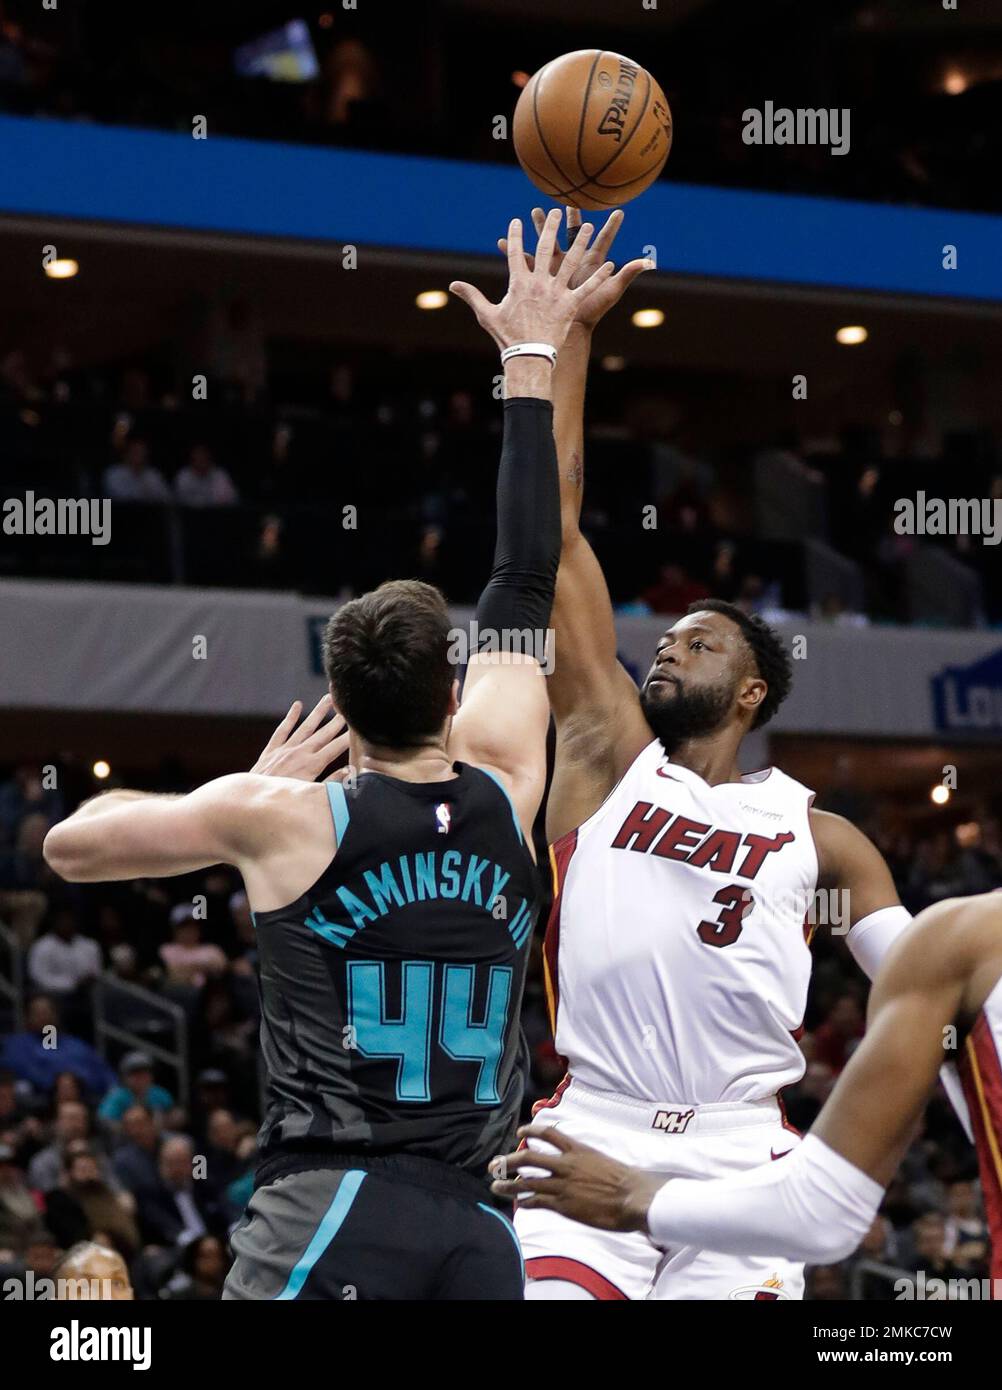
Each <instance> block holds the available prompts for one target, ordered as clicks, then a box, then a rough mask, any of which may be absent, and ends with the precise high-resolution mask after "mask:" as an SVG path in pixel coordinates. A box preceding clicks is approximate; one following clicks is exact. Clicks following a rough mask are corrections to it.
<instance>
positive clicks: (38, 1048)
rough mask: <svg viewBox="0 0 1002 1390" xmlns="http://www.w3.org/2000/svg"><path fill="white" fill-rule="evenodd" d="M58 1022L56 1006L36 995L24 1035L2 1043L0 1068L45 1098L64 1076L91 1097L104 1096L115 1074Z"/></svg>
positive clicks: (30, 1008) (20, 1034) (30, 1006)
mask: <svg viewBox="0 0 1002 1390" xmlns="http://www.w3.org/2000/svg"><path fill="white" fill-rule="evenodd" d="M58 1021H59V1016H58V1014H57V1012H56V1006H55V1004H54V1002H53V1001H52V1000H51V999H50V998H49V996H48V995H45V994H36V995H35V997H34V999H32V1000H31V1002H30V1003H29V1005H28V1016H27V1019H26V1022H27V1028H26V1029H25V1031H24V1032H23V1033H13V1034H11V1035H10V1036H9V1037H7V1038H5V1039H4V1040H3V1046H2V1049H0V1066H2V1067H9V1068H10V1070H11V1071H12V1072H14V1074H15V1076H19V1077H20V1078H21V1079H22V1080H24V1081H30V1082H31V1084H32V1086H33V1087H34V1088H35V1089H36V1090H37V1091H41V1092H42V1093H44V1094H46V1095H47V1094H48V1093H49V1092H50V1091H51V1090H52V1089H53V1087H54V1085H55V1083H56V1079H57V1078H58V1077H59V1075H60V1074H61V1073H62V1072H71V1073H72V1074H73V1075H74V1076H75V1077H76V1078H77V1080H78V1081H79V1082H81V1083H82V1084H83V1085H84V1086H85V1087H86V1088H87V1090H88V1091H90V1092H91V1093H92V1094H96V1095H101V1094H103V1093H104V1092H105V1091H106V1090H107V1089H108V1087H109V1086H111V1085H113V1084H114V1080H115V1074H114V1072H113V1071H112V1070H111V1068H110V1067H109V1066H108V1063H107V1062H106V1061H105V1060H104V1058H103V1057H101V1056H100V1055H99V1054H98V1053H97V1052H95V1050H94V1048H93V1047H91V1046H90V1044H89V1043H86V1042H84V1041H83V1039H82V1038H77V1037H74V1036H73V1034H72V1033H69V1032H67V1031H65V1030H64V1029H63V1028H61V1027H59V1026H58ZM56 1041H58V1046H55V1045H54V1044H55V1042H56ZM60 1098H61V1097H60ZM75 1099H79V1096H77V1097H75Z"/></svg>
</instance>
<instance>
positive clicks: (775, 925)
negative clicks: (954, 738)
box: [516, 210, 910, 1299]
mask: <svg viewBox="0 0 1002 1390" xmlns="http://www.w3.org/2000/svg"><path fill="white" fill-rule="evenodd" d="M533 218H534V221H535V223H536V227H537V230H541V228H542V223H543V215H542V213H541V212H539V211H538V210H537V212H536V213H534V214H533ZM621 221H622V214H621V213H619V212H615V213H613V214H612V215H611V216H610V218H609V220H608V222H607V223H606V225H605V227H604V228H603V230H602V231H601V232H600V233H599V235H598V236H597V237H596V238H595V240H594V242H593V244H592V247H591V249H590V250H589V253H588V255H587V256H586V257H585V258H584V260H583V261H582V262H581V264H580V273H582V274H583V273H586V272H587V271H588V270H589V269H591V268H592V267H593V265H594V264H596V263H597V262H600V261H602V260H604V259H605V258H606V257H607V255H608V252H609V247H610V245H611V242H612V239H613V237H614V236H615V234H616V231H617V230H618V228H619V225H620V224H621ZM575 222H580V215H579V214H575V213H574V212H573V210H571V211H569V213H568V225H569V226H571V227H573V225H574V223H575ZM642 268H644V267H643V263H639V262H631V263H630V264H629V265H627V266H624V267H623V269H622V270H620V271H619V273H618V274H617V275H615V276H614V277H612V278H611V279H609V280H607V281H606V282H605V284H604V285H603V286H602V287H601V288H600V289H599V290H597V291H596V293H595V294H593V295H591V296H590V297H589V299H588V301H587V304H586V305H584V306H583V308H582V310H581V311H580V312H579V314H578V318H577V320H576V322H575V324H574V326H573V327H572V329H571V332H570V334H569V335H568V337H567V339H566V340H565V343H564V351H563V353H562V354H561V357H560V360H559V361H558V363H557V366H556V369H555V372H554V380H553V390H554V397H553V400H554V435H555V438H556V443H557V456H558V461H559V467H560V486H561V513H562V518H561V519H562V552H561V559H560V570H559V573H558V577H557V592H556V600H555V603H554V608H553V619H552V621H553V627H554V631H555V648H554V659H553V673H552V675H551V676H550V678H549V680H548V683H547V684H548V688H549V696H550V705H551V709H552V711H553V715H554V718H555V721H556V734H557V742H556V765H555V769H554V775H553V783H552V787H551V791H550V796H549V802H548V808H547V835H548V838H549V839H550V841H551V843H552V846H553V848H552V851H551V858H552V862H553V870H554V893H555V902H554V908H553V912H552V915H551V919H550V923H549V926H548V929H547V939H546V947H545V953H544V954H545V964H546V973H547V988H548V995H549V999H550V1004H551V1014H552V1018H553V1021H554V1032H555V1041H556V1049H557V1052H558V1053H559V1054H560V1055H561V1056H562V1057H564V1058H566V1060H567V1066H568V1075H567V1078H566V1079H565V1081H564V1082H563V1083H562V1084H561V1086H560V1087H559V1088H558V1091H557V1093H556V1095H554V1097H553V1098H552V1100H550V1101H548V1102H544V1105H545V1106H546V1107H548V1113H547V1119H548V1120H549V1121H550V1122H551V1123H553V1124H554V1125H556V1126H557V1127H558V1128H559V1129H560V1131H561V1132H563V1133H567V1134H569V1135H570V1136H572V1137H577V1138H579V1139H582V1140H583V1141H585V1142H586V1143H589V1144H593V1145H595V1146H596V1147H597V1148H599V1149H602V1150H603V1151H604V1152H606V1153H608V1154H610V1155H612V1156H613V1157H616V1158H619V1159H621V1160H623V1161H624V1162H627V1163H632V1164H638V1165H640V1166H642V1167H645V1168H650V1169H655V1170H657V1171H660V1172H662V1173H663V1174H665V1175H666V1176H674V1177H691V1178H699V1179H704V1178H712V1177H718V1176H722V1175H724V1174H728V1173H734V1172H739V1171H741V1170H742V1169H745V1168H751V1167H754V1166H756V1165H757V1164H759V1163H761V1162H762V1161H766V1162H768V1161H770V1159H773V1158H780V1157H781V1156H782V1155H783V1154H785V1153H787V1152H789V1151H790V1150H791V1149H792V1148H794V1147H795V1146H796V1145H797V1143H798V1142H799V1135H798V1134H797V1133H796V1132H795V1131H792V1130H791V1129H790V1128H789V1126H788V1125H787V1123H786V1120H785V1118H784V1114H783V1110H782V1106H781V1103H780V1101H779V1099H778V1097H779V1093H780V1091H781V1090H782V1088H783V1087H784V1086H789V1085H791V1084H793V1083H794V1082H796V1081H798V1080H799V1079H800V1077H801V1076H802V1075H803V1072H804V1058H803V1055H802V1053H801V1051H800V1048H799V1046H798V1044H797V1036H798V1030H799V1029H800V1027H801V1024H802V1021H803V1017H804V1010H805V1005H806V1002H807V988H808V982H809V978H810V971H811V956H810V950H809V946H808V940H807V935H806V933H805V914H806V912H807V911H808V909H809V908H810V906H811V904H812V901H813V898H814V895H815V892H816V890H817V889H819V888H821V889H828V890H836V891H838V890H843V892H844V893H847V895H848V897H847V898H846V899H843V900H844V901H847V903H848V909H849V921H850V923H851V931H850V932H849V936H848V944H849V947H850V949H851V951H852V952H853V955H854V956H855V958H856V960H857V961H858V963H859V964H860V965H861V967H862V968H863V969H864V970H865V971H866V973H867V974H868V975H870V976H871V978H872V976H873V974H874V972H875V969H876V966H877V964H878V962H879V961H880V959H881V958H882V957H883V955H884V953H885V951H886V949H887V947H888V946H889V944H890V943H891V942H892V941H893V940H894V938H895V937H896V936H897V935H898V933H899V932H900V931H901V930H902V929H903V928H904V927H905V926H907V925H908V923H909V922H910V917H909V914H908V913H907V911H906V910H905V909H904V908H903V907H902V906H901V904H900V902H899V900H898V895H897V892H896V890H895V887H894V883H893V880H892V878H891V875H890V872H889V870H888V868H887V865H886V864H885V863H884V860H883V858H882V857H881V855H880V853H879V852H878V851H877V849H876V848H875V847H874V846H873V845H872V844H871V843H870V841H869V840H868V839H867V838H866V836H864V835H863V834H862V833H861V832H860V831H858V830H857V829H856V828H855V827H854V826H853V825H851V824H850V823H849V822H848V821H846V820H843V819H842V818H841V817H839V816H835V815H830V814H826V813H824V812H821V811H815V810H813V809H812V805H811V803H812V800H813V793H812V792H811V791H809V790H808V789H807V788H806V787H803V786H801V785H800V783H798V782H796V781H794V780H793V779H792V778H790V777H787V776H786V775H785V774H784V773H782V772H780V771H779V770H778V769H777V768H767V769H765V770H763V771H761V772H756V773H753V774H751V775H748V776H742V775H741V773H740V771H739V766H738V755H739V749H740V747H741V743H742V740H743V739H744V737H745V735H746V734H747V733H748V732H750V731H751V730H752V729H757V728H760V727H762V725H763V724H764V723H766V721H767V720H768V719H769V718H771V716H772V715H773V714H774V713H775V711H776V709H777V708H778V706H779V704H780V702H781V701H782V699H783V698H784V697H785V695H786V693H787V690H788V689H789V684H790V663H789V659H788V657H787V655H786V653H785V651H784V649H783V645H782V643H781V640H780V639H779V637H778V636H777V635H776V634H775V633H773V632H772V631H771V630H770V629H769V628H768V627H767V626H766V625H765V623H763V622H762V621H761V620H760V619H759V618H754V617H751V618H749V617H747V616H745V614H743V613H742V612H740V611H739V610H738V609H736V608H733V607H731V606H730V605H728V604H724V603H719V602H713V601H710V602H706V603H703V604H699V605H695V606H694V611H691V612H689V613H688V614H687V615H686V616H685V617H683V618H681V619H680V620H679V621H678V622H677V623H675V624H674V625H673V626H672V627H671V628H669V629H668V630H667V631H666V632H665V633H664V635H663V637H662V638H661V640H660V642H659V643H658V648H657V652H656V654H655V659H654V663H653V665H652V667H651V670H650V672H649V674H648V676H647V678H646V680H645V681H644V683H643V685H642V686H641V688H640V690H638V689H637V687H636V686H635V684H634V683H633V681H632V679H631V678H630V676H629V674H628V673H627V672H626V670H625V669H624V668H623V666H622V665H621V664H620V663H619V661H618V660H617V656H616V632H615V626H614V622H613V612H612V604H611V602H610V599H609V593H608V590H607V588H606V584H605V580H604V578H603V575H602V571H601V569H600V567H599V565H598V562H597V560H596V558H595V555H594V553H593V551H592V549H591V547H590V545H589V544H588V542H587V540H586V539H585V538H584V536H583V535H582V534H581V531H580V529H579V524H578V522H579V516H580V510H581V491H582V455H583V447H584V398H585V382H586V376H587V369H588V358H589V354H590V345H591V335H592V330H593V329H594V327H595V325H596V323H597V322H598V321H599V320H600V319H601V317H602V316H603V315H604V314H605V313H606V312H607V311H608V309H609V308H611V307H612V306H613V305H614V304H615V303H616V302H617V301H618V300H619V298H620V297H621V295H622V294H623V291H624V290H625V288H626V287H627V285H628V284H629V283H630V281H631V280H632V279H633V278H634V277H635V275H636V274H637V273H638V269H642ZM516 1225H517V1229H518V1233H519V1237H520V1239H521V1241H522V1248H523V1252H524V1254H525V1258H526V1273H527V1277H528V1280H529V1283H528V1286H527V1296H528V1297H530V1298H559V1299H570V1298H599V1299H647V1298H655V1299H680V1298H681V1299H706V1298H712V1299H718V1298H723V1299H726V1298H754V1297H756V1296H759V1295H760V1296H761V1297H762V1298H771V1297H774V1296H777V1290H779V1294H778V1296H781V1297H794V1298H799V1297H801V1296H802V1291H803V1270H802V1268H801V1266H800V1265H799V1264H798V1263H797V1262H795V1261H790V1260H784V1259H782V1258H780V1257H779V1255H778V1253H777V1254H776V1255H775V1257H773V1256H772V1255H770V1252H768V1251H766V1252H765V1257H762V1258H759V1257H754V1256H733V1255H731V1256H727V1255H722V1254H719V1253H717V1252H713V1251H708V1250H702V1249H700V1248H699V1247H698V1246H696V1245H688V1246H686V1245H677V1246H674V1247H673V1248H672V1250H671V1251H670V1252H669V1253H668V1254H666V1253H665V1252H664V1251H662V1250H660V1249H659V1248H657V1247H656V1246H655V1245H654V1244H653V1243H652V1242H651V1241H650V1240H649V1239H648V1238H647V1236H646V1235H644V1234H643V1233H642V1232H628V1233H618V1232H596V1231H594V1230H591V1229H589V1228H587V1227H584V1226H581V1225H575V1224H574V1223H572V1222H569V1221H567V1220H566V1219H565V1218H564V1217H561V1216H560V1215H559V1214H557V1213H556V1212H554V1211H548V1210H544V1209H539V1208H536V1209H525V1210H522V1211H519V1212H518V1213H517V1214H516Z"/></svg>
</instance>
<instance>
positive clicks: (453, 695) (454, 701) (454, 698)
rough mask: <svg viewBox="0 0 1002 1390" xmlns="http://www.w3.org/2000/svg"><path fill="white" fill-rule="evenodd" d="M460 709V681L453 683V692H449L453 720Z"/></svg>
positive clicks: (450, 713)
mask: <svg viewBox="0 0 1002 1390" xmlns="http://www.w3.org/2000/svg"><path fill="white" fill-rule="evenodd" d="M458 709H459V681H458V680H454V681H453V682H452V690H451V691H450V692H449V718H450V719H451V718H452V717H453V715H454V714H456V712H457V711H458Z"/></svg>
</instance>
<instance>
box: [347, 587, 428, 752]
mask: <svg viewBox="0 0 1002 1390" xmlns="http://www.w3.org/2000/svg"><path fill="white" fill-rule="evenodd" d="M449 643H450V624H449V610H448V609H447V608H446V606H445V599H444V598H443V597H442V595H441V593H440V592H439V591H438V589H436V588H434V587H433V585H431V584H423V583H421V581H420V580H417V579H393V580H389V581H388V582H387V583H386V584H380V586H379V588H378V589H373V591H372V593H369V594H363V595H362V597H361V598H355V599H352V600H351V601H350V603H346V604H345V605H344V607H343V608H339V609H338V611H337V612H336V613H335V614H334V616H333V617H332V618H331V620H330V622H329V623H328V624H327V629H326V631H325V633H324V670H325V671H326V673H327V679H328V680H329V681H330V683H331V689H332V691H333V694H334V703H335V705H336V706H337V708H338V710H339V711H340V712H341V714H343V715H344V717H345V719H347V721H348V724H349V725H350V727H351V728H352V729H354V730H355V731H356V732H357V733H359V734H360V735H361V736H362V738H364V739H365V740H366V741H367V742H368V743H378V744H383V745H385V746H387V747H390V748H408V747H413V746H415V745H417V744H420V743H426V742H427V741H428V740H429V739H430V738H433V737H434V736H435V735H436V734H437V733H438V732H439V730H440V729H441V727H442V725H443V724H444V723H445V719H446V716H447V714H448V710H449V696H450V693H451V690H452V681H453V676H454V671H453V668H452V665H451V663H450V661H449Z"/></svg>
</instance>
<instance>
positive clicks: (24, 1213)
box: [0, 1143, 43, 1255]
mask: <svg viewBox="0 0 1002 1390" xmlns="http://www.w3.org/2000/svg"><path fill="white" fill-rule="evenodd" d="M16 1157H17V1156H16V1154H15V1153H14V1150H13V1149H12V1148H11V1146H10V1145H9V1144H2V1143H0V1255H2V1253H3V1252H5V1251H9V1252H12V1253H13V1254H15V1255H17V1254H20V1253H21V1252H22V1251H24V1250H25V1249H26V1248H27V1247H28V1246H29V1245H31V1244H33V1243H34V1242H35V1241H37V1240H40V1239H42V1235H43V1228H42V1217H41V1212H40V1211H39V1204H38V1201H37V1200H36V1198H35V1194H34V1193H33V1192H32V1191H31V1188H30V1187H29V1186H28V1184H27V1183H26V1182H25V1177H24V1173H23V1172H22V1170H21V1169H20V1168H19V1167H18V1165H17V1161H16Z"/></svg>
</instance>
